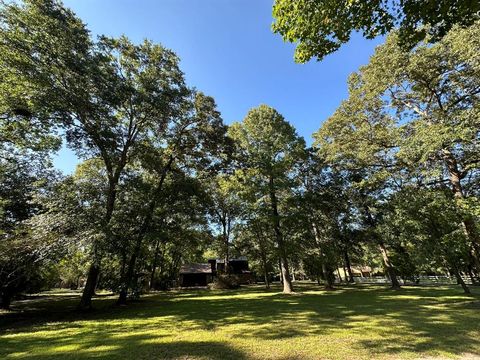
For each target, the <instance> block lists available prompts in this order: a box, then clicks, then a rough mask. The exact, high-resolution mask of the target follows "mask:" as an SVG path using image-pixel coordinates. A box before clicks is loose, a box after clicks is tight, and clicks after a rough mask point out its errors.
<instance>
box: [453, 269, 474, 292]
mask: <svg viewBox="0 0 480 360" xmlns="http://www.w3.org/2000/svg"><path fill="white" fill-rule="evenodd" d="M453 270H454V271H455V277H456V278H457V283H458V284H460V285H461V286H462V289H463V292H464V293H465V294H471V292H470V289H469V288H468V286H467V284H465V281H463V278H462V275H461V274H460V272H459V271H458V268H457V267H455V268H454V269H453Z"/></svg>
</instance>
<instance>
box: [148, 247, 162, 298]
mask: <svg viewBox="0 0 480 360" xmlns="http://www.w3.org/2000/svg"><path fill="white" fill-rule="evenodd" d="M159 254H160V239H158V240H157V243H156V244H155V253H154V255H153V263H152V272H151V274H150V290H152V289H153V287H154V282H155V271H156V270H157V264H158V255H159Z"/></svg>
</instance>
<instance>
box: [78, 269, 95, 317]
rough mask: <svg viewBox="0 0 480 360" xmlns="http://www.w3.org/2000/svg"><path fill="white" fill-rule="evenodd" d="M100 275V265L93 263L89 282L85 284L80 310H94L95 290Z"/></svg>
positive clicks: (88, 278) (88, 277)
mask: <svg viewBox="0 0 480 360" xmlns="http://www.w3.org/2000/svg"><path fill="white" fill-rule="evenodd" d="M99 274H100V266H99V265H98V263H96V262H93V263H92V264H91V265H90V268H89V269H88V276H87V282H86V283H85V287H84V289H83V293H82V298H81V299H80V304H78V309H79V310H88V309H91V308H92V297H93V295H95V288H96V287H97V280H98V275H99Z"/></svg>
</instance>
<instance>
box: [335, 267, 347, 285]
mask: <svg viewBox="0 0 480 360" xmlns="http://www.w3.org/2000/svg"><path fill="white" fill-rule="evenodd" d="M337 274H338V279H339V280H340V282H341V283H342V282H343V279H342V276H341V275H340V270H339V267H338V266H337ZM345 279H346V278H345Z"/></svg>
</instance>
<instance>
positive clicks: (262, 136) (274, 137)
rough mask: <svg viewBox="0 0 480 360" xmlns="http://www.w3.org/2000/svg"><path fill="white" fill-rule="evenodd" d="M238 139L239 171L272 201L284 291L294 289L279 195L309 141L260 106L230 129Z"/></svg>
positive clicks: (274, 114)
mask: <svg viewBox="0 0 480 360" xmlns="http://www.w3.org/2000/svg"><path fill="white" fill-rule="evenodd" d="M229 134H230V136H231V137H232V138H233V139H234V140H236V142H237V145H238V151H239V156H240V158H241V167H242V170H241V171H239V172H237V175H238V176H241V177H242V178H243V181H245V183H247V184H249V185H250V186H253V187H255V188H257V189H258V190H257V191H256V192H257V194H259V196H267V197H268V199H269V206H270V216H271V221H272V226H273V229H274V233H275V240H276V244H277V247H278V255H279V258H280V263H281V271H282V278H283V292H285V293H291V292H292V291H293V286H292V282H291V278H290V270H289V266H288V252H287V244H286V239H285V237H284V233H283V231H282V215H281V214H280V212H279V207H280V206H279V203H280V202H281V200H282V199H281V198H279V195H280V194H281V193H282V190H285V189H289V188H290V186H291V182H292V174H293V171H294V168H295V165H296V164H297V162H298V161H299V160H301V158H302V157H303V156H304V151H305V141H304V140H303V138H301V137H299V136H298V135H297V133H296V131H295V129H294V128H293V127H292V126H291V125H290V124H289V123H288V122H287V121H286V120H285V119H284V118H283V116H282V115H280V114H279V113H278V112H277V111H276V110H275V109H273V108H271V107H269V106H267V105H260V106H259V107H258V108H254V109H252V110H250V111H249V112H248V114H247V116H246V117H245V119H244V120H243V122H241V123H234V124H233V125H232V126H231V127H230V129H229Z"/></svg>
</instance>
